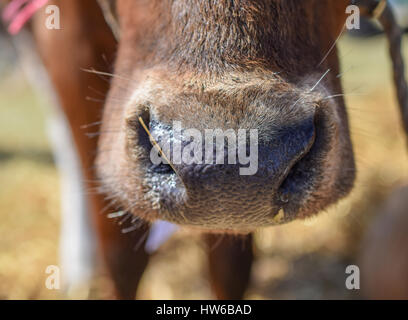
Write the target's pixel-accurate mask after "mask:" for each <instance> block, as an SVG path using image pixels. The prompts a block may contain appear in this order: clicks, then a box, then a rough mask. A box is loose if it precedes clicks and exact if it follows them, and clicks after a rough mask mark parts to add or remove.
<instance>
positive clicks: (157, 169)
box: [150, 163, 175, 174]
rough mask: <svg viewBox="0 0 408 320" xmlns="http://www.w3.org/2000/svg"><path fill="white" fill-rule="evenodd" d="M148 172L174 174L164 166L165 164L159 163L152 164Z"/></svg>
mask: <svg viewBox="0 0 408 320" xmlns="http://www.w3.org/2000/svg"><path fill="white" fill-rule="evenodd" d="M150 170H151V171H152V172H153V173H157V174H171V173H175V172H174V170H173V168H172V167H171V166H170V165H168V164H166V163H160V164H152V165H151V167H150Z"/></svg>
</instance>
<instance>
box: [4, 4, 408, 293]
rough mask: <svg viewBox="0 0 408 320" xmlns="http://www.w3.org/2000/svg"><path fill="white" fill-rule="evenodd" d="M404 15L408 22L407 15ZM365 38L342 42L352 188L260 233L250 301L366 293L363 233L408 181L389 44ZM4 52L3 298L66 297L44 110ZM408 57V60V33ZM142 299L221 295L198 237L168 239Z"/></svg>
mask: <svg viewBox="0 0 408 320" xmlns="http://www.w3.org/2000/svg"><path fill="white" fill-rule="evenodd" d="M399 2H401V0H399ZM405 3H406V2H405ZM402 16H403V17H405V19H406V21H407V22H408V14H405V15H402ZM400 19H403V18H400ZM370 27H372V28H374V30H375V28H376V27H375V26H372V25H371V26H370ZM371 31H372V29H371ZM371 31H370V32H371ZM370 32H369V33H370ZM374 33H375V34H376V33H377V32H374ZM356 35H357V36H358V37H356ZM366 35H367V32H366V29H364V30H363V31H362V32H361V33H359V34H354V36H350V35H346V36H345V37H343V38H342V39H341V41H340V44H339V48H340V57H341V62H342V70H343V73H342V80H343V84H344V92H345V94H346V97H345V99H346V102H347V106H348V112H349V117H350V122H351V123H350V125H351V135H352V140H353V143H354V151H355V154H356V161H357V170H358V175H357V181H356V184H355V188H354V190H353V191H352V193H351V194H350V196H349V197H347V199H345V200H343V201H341V202H340V203H338V204H337V205H335V206H333V207H332V208H330V209H329V210H327V211H325V212H323V213H321V214H320V215H319V216H318V217H316V218H313V219H310V220H307V221H301V222H293V223H290V224H288V225H285V226H279V227H272V228H267V229H264V230H261V231H259V232H257V233H256V248H255V250H256V251H255V253H256V262H255V264H254V267H253V272H252V279H251V286H250V289H249V290H248V292H247V298H249V299H288V298H295V299H299V298H305V299H358V298H361V297H362V295H361V293H360V292H359V291H358V290H354V291H350V290H347V289H346V287H345V279H346V277H347V275H346V274H345V269H346V266H348V265H352V264H357V265H358V262H359V255H360V251H361V242H362V239H363V237H364V236H365V234H366V232H367V229H368V228H369V226H370V224H371V223H372V221H373V219H374V218H375V216H376V214H377V212H378V208H379V207H380V206H381V204H382V203H383V201H384V200H385V199H386V198H387V197H388V196H389V194H390V193H391V191H392V190H393V189H395V188H397V187H398V186H401V185H404V184H407V182H408V161H407V160H408V159H407V152H406V143H405V140H404V134H403V131H402V126H401V124H400V119H399V113H398V106H397V104H396V99H395V95H394V88H393V84H392V78H391V65H390V60H389V57H388V53H387V42H386V39H385V38H384V37H383V35H381V34H376V35H374V36H370V37H366ZM0 48H1V49H0V299H57V298H58V299H60V298H67V296H65V295H64V293H62V292H60V291H53V290H48V289H47V288H46V287H45V285H44V283H45V279H46V276H47V274H46V273H45V269H46V267H47V266H49V265H58V241H59V228H60V203H59V201H60V195H59V173H58V171H57V169H56V167H55V164H54V160H53V155H52V152H51V149H50V145H49V142H48V140H47V136H46V134H45V117H46V113H47V112H46V111H45V110H47V108H44V106H43V105H42V104H43V103H44V100H43V99H41V94H42V93H41V92H35V91H34V89H33V88H32V87H30V85H29V83H28V82H27V80H26V77H25V75H24V72H23V71H22V69H21V65H20V64H19V62H18V60H17V58H16V52H15V51H14V49H13V46H12V44H11V42H10V39H9V38H7V37H6V36H5V34H4V33H3V34H1V35H0ZM403 53H404V56H405V59H406V61H408V37H405V42H404V48H403ZM407 72H408V69H407ZM97 98H99V97H97ZM407 233H408V231H407ZM110 292H111V288H110V284H109V282H108V281H107V279H106V278H105V277H104V276H103V272H101V273H100V275H98V276H97V277H95V279H94V281H93V283H92V289H91V293H90V298H92V299H96V298H102V299H103V298H109V297H110ZM138 297H139V298H142V299H207V298H214V296H213V295H212V293H211V290H210V287H209V283H208V280H207V265H206V255H205V246H204V244H203V243H202V242H201V241H200V238H199V237H198V236H195V235H194V234H186V232H185V231H181V232H179V233H178V234H176V235H175V236H174V237H173V238H172V239H171V240H170V241H168V242H167V243H166V244H165V245H164V246H163V247H162V248H161V249H160V250H159V252H157V253H156V254H155V255H154V256H153V258H152V260H151V262H150V265H149V267H148V269H147V272H146V274H145V275H144V277H143V280H142V283H141V286H140V290H139V292H138Z"/></svg>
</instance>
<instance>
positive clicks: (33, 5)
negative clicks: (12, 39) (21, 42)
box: [2, 0, 49, 35]
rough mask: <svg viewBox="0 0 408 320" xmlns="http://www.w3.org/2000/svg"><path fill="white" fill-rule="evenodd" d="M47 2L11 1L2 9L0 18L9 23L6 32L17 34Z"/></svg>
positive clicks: (38, 0)
mask: <svg viewBox="0 0 408 320" xmlns="http://www.w3.org/2000/svg"><path fill="white" fill-rule="evenodd" d="M48 1H49V0H12V1H11V2H10V3H9V4H8V5H7V6H6V8H5V9H4V11H3V15H2V18H3V20H4V22H6V23H10V24H9V27H8V29H7V30H8V32H9V33H10V34H12V35H15V34H17V33H18V32H20V30H21V29H22V28H23V27H24V25H25V24H26V23H27V21H28V20H30V19H31V17H32V16H33V15H34V14H35V13H36V12H37V11H38V10H39V9H41V8H42V7H43V6H44V5H45V4H46V3H47V2H48Z"/></svg>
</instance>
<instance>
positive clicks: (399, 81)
mask: <svg viewBox="0 0 408 320" xmlns="http://www.w3.org/2000/svg"><path fill="white" fill-rule="evenodd" d="M353 4H356V5H357V6H359V7H360V9H361V13H362V15H365V16H367V17H369V18H375V19H377V20H378V21H379V22H380V24H381V25H382V27H383V29H384V33H385V35H386V36H387V39H388V43H389V53H390V57H391V60H392V68H393V77H394V85H395V90H396V93H397V99H398V104H399V109H400V113H401V120H402V125H403V127H404V130H405V133H406V135H407V137H408V85H407V81H406V78H405V65H404V58H403V56H402V54H401V44H402V30H401V28H400V27H399V25H398V24H397V22H396V20H395V17H394V13H393V11H392V9H391V7H390V5H389V3H388V2H387V1H385V0H379V1H378V0H354V1H353ZM379 9H380V10H379ZM407 142H408V141H407Z"/></svg>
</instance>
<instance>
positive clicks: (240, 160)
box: [151, 115, 315, 211]
mask: <svg viewBox="0 0 408 320" xmlns="http://www.w3.org/2000/svg"><path fill="white" fill-rule="evenodd" d="M187 130H189V129H186V128H183V129H182V130H181V133H178V134H176V133H175V130H174V127H172V126H169V125H167V126H166V125H163V124H162V123H151V133H152V135H153V137H154V139H155V140H156V141H157V142H158V144H159V145H160V146H161V149H162V151H163V153H164V154H165V155H166V157H165V158H166V160H169V161H170V164H163V163H161V164H160V163H157V161H153V162H156V163H155V164H153V165H152V168H153V170H154V172H155V173H156V174H158V175H165V174H177V176H178V178H179V179H180V180H181V182H182V183H181V184H179V188H184V189H185V190H184V191H185V194H186V195H187V198H188V199H190V200H191V204H192V205H193V204H194V205H195V204H196V203H200V202H202V201H207V202H208V201H214V204H215V203H217V202H218V203H219V202H224V201H230V202H231V203H233V205H231V203H230V204H229V208H235V209H232V211H240V210H242V209H243V208H244V207H246V206H247V203H251V204H256V205H257V206H263V205H268V206H271V205H273V204H272V203H271V202H272V200H271V199H272V198H273V194H274V192H276V191H277V189H278V188H279V186H280V184H281V183H282V181H283V179H284V178H285V177H286V176H287V174H288V173H289V171H290V169H291V168H292V167H293V166H294V165H295V163H296V162H297V161H299V160H300V159H301V158H302V157H303V156H304V155H305V154H306V153H307V152H308V151H309V150H310V148H311V146H312V144H313V142H314V139H315V125H314V118H313V115H311V116H308V117H306V118H305V119H302V120H301V121H297V122H295V121H294V123H291V124H287V125H285V126H280V127H278V128H277V127H271V130H270V132H268V131H265V130H263V131H262V132H261V131H259V130H257V129H252V130H239V129H235V130H229V131H227V130H225V129H224V130H221V131H220V130H218V133H217V134H214V132H213V131H212V137H213V139H211V137H210V138H209V137H208V134H209V132H211V129H209V130H202V131H198V130H195V132H194V135H189V134H186V133H187ZM244 133H245V134H244ZM220 135H221V138H220ZM156 160H157V159H156ZM210 203H211V202H210ZM266 203H267V204H266Z"/></svg>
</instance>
